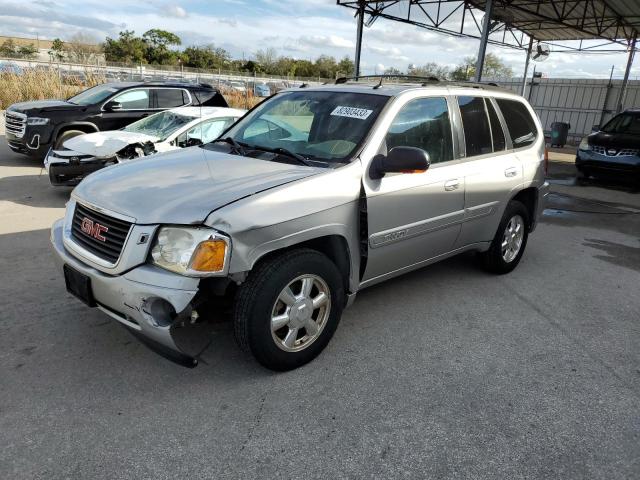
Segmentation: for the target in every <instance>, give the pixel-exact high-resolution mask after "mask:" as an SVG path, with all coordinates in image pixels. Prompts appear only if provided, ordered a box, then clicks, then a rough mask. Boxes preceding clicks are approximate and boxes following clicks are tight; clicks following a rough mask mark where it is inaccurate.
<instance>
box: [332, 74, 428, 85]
mask: <svg viewBox="0 0 640 480" xmlns="http://www.w3.org/2000/svg"><path fill="white" fill-rule="evenodd" d="M372 78H375V79H378V78H379V79H380V83H379V85H382V80H383V79H407V80H410V81H414V82H416V83H437V82H439V81H440V79H439V78H438V77H434V76H430V77H418V76H415V75H402V74H399V75H360V76H357V77H340V78H336V81H335V85H340V84H342V83H347V82H348V81H349V80H353V81H356V82H357V81H358V80H366V79H372Z"/></svg>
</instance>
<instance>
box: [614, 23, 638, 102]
mask: <svg viewBox="0 0 640 480" xmlns="http://www.w3.org/2000/svg"><path fill="white" fill-rule="evenodd" d="M637 39H638V37H637V33H636V36H634V37H633V40H631V47H630V48H629V56H628V57H627V69H626V70H625V71H624V79H623V80H622V87H621V88H620V94H619V95H618V102H617V104H616V113H620V112H621V111H622V107H623V105H624V98H625V96H626V94H627V85H629V73H631V65H633V56H634V54H635V52H636V40H637Z"/></svg>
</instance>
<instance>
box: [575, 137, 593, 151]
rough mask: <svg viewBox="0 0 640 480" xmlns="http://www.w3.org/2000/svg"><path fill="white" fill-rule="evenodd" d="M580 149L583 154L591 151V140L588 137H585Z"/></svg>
mask: <svg viewBox="0 0 640 480" xmlns="http://www.w3.org/2000/svg"><path fill="white" fill-rule="evenodd" d="M578 148H579V149H580V150H582V151H583V152H586V151H587V150H591V148H590V147H589V139H588V138H587V137H584V138H583V139H582V141H581V142H580V146H579V147H578Z"/></svg>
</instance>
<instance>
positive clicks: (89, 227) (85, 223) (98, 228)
mask: <svg viewBox="0 0 640 480" xmlns="http://www.w3.org/2000/svg"><path fill="white" fill-rule="evenodd" d="M80 230H82V231H83V232H84V233H86V234H87V235H89V236H90V237H93V238H95V239H96V240H100V241H101V242H106V241H107V239H106V238H104V235H102V234H103V233H107V232H108V231H109V228H108V227H105V226H104V225H100V224H99V223H98V222H94V221H93V220H91V219H90V218H87V217H84V218H83V219H82V224H81V225H80Z"/></svg>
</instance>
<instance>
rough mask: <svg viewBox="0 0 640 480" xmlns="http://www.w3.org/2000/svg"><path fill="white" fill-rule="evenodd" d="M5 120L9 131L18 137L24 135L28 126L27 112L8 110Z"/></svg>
mask: <svg viewBox="0 0 640 480" xmlns="http://www.w3.org/2000/svg"><path fill="white" fill-rule="evenodd" d="M4 121H5V125H4V128H5V130H6V131H7V132H10V133H11V134H12V135H15V136H16V137H18V138H22V137H24V132H25V129H26V128H27V116H26V115H25V114H23V113H18V112H11V111H9V110H7V111H6V112H5V113H4Z"/></svg>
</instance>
